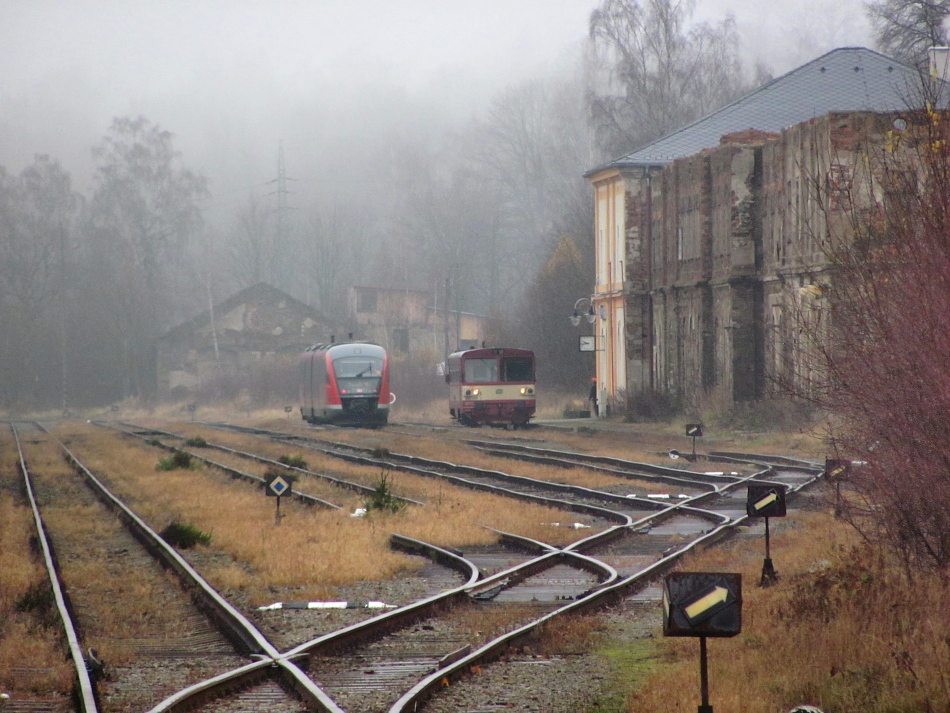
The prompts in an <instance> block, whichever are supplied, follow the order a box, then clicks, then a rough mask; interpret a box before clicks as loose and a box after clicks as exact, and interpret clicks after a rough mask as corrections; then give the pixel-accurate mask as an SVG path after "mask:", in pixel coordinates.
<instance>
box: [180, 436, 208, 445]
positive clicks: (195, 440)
mask: <svg viewBox="0 0 950 713" xmlns="http://www.w3.org/2000/svg"><path fill="white" fill-rule="evenodd" d="M185 445H186V446H188V447H189V448H207V447H208V442H207V441H206V440H205V439H204V438H202V437H201V436H192V437H191V438H188V439H186V440H185Z"/></svg>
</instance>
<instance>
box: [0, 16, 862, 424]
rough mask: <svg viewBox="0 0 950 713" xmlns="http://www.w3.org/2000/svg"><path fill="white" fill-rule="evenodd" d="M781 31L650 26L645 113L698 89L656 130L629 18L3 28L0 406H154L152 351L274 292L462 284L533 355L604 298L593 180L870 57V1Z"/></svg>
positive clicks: (473, 303) (727, 23)
mask: <svg viewBox="0 0 950 713" xmlns="http://www.w3.org/2000/svg"><path fill="white" fill-rule="evenodd" d="M768 5H769V4H767V3H761V2H755V1H754V0H743V1H742V2H739V0H736V2H732V3H727V2H726V1H725V0H717V1H716V2H712V1H709V2H700V3H698V4H696V6H695V8H694V11H693V9H691V6H689V5H688V4H687V3H675V2H674V3H670V2H668V1H665V0H653V1H652V2H645V3H642V12H641V14H640V15H639V16H638V17H640V18H641V19H642V20H643V21H644V22H645V25H644V26H643V27H640V28H639V29H638V30H637V32H641V33H647V34H648V33H649V32H652V31H658V30H657V25H656V23H657V22H658V20H657V18H658V17H659V15H658V14H657V13H656V12H654V10H655V9H656V7H659V6H665V7H666V8H667V9H668V10H669V9H670V8H672V9H673V10H674V11H675V13H674V14H675V17H674V19H675V20H676V22H675V23H674V24H673V25H671V26H670V27H669V28H667V29H668V30H670V31H671V33H672V34H673V36H675V37H677V38H678V39H679V40H680V45H678V49H677V50H676V52H672V53H671V54H670V55H669V56H667V57H646V59H647V64H648V65H650V67H651V69H650V72H648V73H647V75H645V76H644V77H642V78H641V79H642V80H643V81H644V82H646V84H643V85H642V88H643V90H644V94H643V96H646V92H647V91H654V88H655V86H659V85H660V84H661V82H659V81H658V79H657V77H658V76H659V75H661V74H662V73H663V72H665V71H668V72H669V75H670V76H674V75H676V72H679V71H680V70H681V69H682V67H685V66H693V69H692V70H691V71H690V72H689V74H690V76H691V81H692V82H693V84H692V85H691V86H689V87H686V86H685V85H683V86H680V87H678V88H674V90H673V92H672V93H671V94H669V96H666V97H660V98H659V99H662V102H661V101H660V100H659V99H658V100H657V101H654V102H651V104H650V108H651V109H655V107H658V106H661V105H663V106H666V105H667V104H668V105H669V107H670V108H669V109H664V112H662V113H661V114H662V115H660V114H657V112H655V111H653V112H652V113H644V111H643V106H640V105H637V103H636V98H635V97H634V98H632V89H631V86H632V85H628V86H627V87H626V88H624V87H623V86H618V84H617V75H618V73H617V72H616V69H617V67H618V66H619V63H620V62H622V61H624V51H627V50H629V49H630V48H624V51H621V50H620V49H618V47H617V46H611V44H610V43H611V39H610V32H609V31H608V30H610V29H611V27H610V23H622V22H627V21H629V20H630V16H623V15H622V13H620V14H616V15H611V14H610V12H608V11H617V12H619V11H621V10H626V9H629V8H630V7H631V6H635V7H639V6H637V5H636V4H635V3H630V2H624V1H622V0H605V1H604V2H602V3H594V2H578V0H522V1H521V2H518V3H511V2H507V1H505V0H485V1H484V2H478V3H471V2H467V3H463V2H443V3H437V4H432V3H427V2H424V1H423V0H400V2H398V3H385V2H363V3H353V2H344V1H342V0H322V1H321V2H313V3H306V2H291V1H290V0H285V1H279V2H266V3H265V2H252V1H246V2H238V1H235V0H208V1H206V2H201V3H192V2H185V1H184V0H165V1H163V2H157V1H153V0H144V1H142V2H134V3H119V2H115V1H113V0H76V1H73V2H57V1H55V0H30V2H25V1H19V0H14V1H11V2H0V67H3V71H2V72H0V107H2V110H0V167H2V169H0V221H2V222H0V272H2V273H3V274H2V275H0V324H2V328H3V332H4V334H5V337H6V343H5V345H4V346H3V347H2V349H0V368H2V374H0V379H2V381H0V407H4V406H13V405H43V404H50V403H54V404H55V403H56V401H57V400H59V399H62V401H64V402H65V401H67V400H70V401H76V402H96V401H100V402H109V401H112V400H116V399H120V398H126V397H131V396H142V395H145V394H147V392H148V384H147V382H148V380H149V378H148V374H149V373H150V370H152V364H151V361H150V359H151V357H150V356H149V354H150V349H151V347H150V346H149V345H150V343H151V340H153V339H154V337H155V336H156V335H158V334H161V333H162V332H163V331H164V330H166V329H168V328H169V327H170V326H173V325H175V324H177V323H179V322H181V321H182V320H184V319H187V318H189V317H191V316H193V315H194V314H196V313H197V312H198V311H200V310H202V309H205V308H206V307H207V305H208V304H209V302H210V301H213V300H220V299H223V298H224V297H227V296H228V295H230V294H233V293H234V292H235V291H237V290H239V289H241V288H243V287H246V286H248V285H250V284H253V283H255V282H258V281H266V282H269V283H271V284H273V285H274V286H276V287H278V288H280V289H282V290H284V291H286V292H288V293H290V294H292V295H294V296H295V297H297V298H298V299H301V300H303V301H305V302H307V303H308V304H311V305H313V306H314V307H316V308H318V309H319V310H321V311H322V312H324V313H325V314H333V313H338V312H339V311H340V310H342V309H343V305H342V303H341V301H340V300H341V297H342V295H343V294H344V292H345V290H346V288H347V287H348V286H350V285H367V284H379V285H381V286H384V287H412V288H413V289H424V290H430V289H431V290H432V291H433V293H435V291H437V290H443V289H444V285H446V284H449V285H450V286H451V288H450V292H449V293H448V294H449V299H450V300H451V302H452V306H453V308H457V309H461V310H465V311H470V312H476V313H481V314H493V315H497V316H499V317H500V318H503V319H504V323H505V324H506V325H507V328H508V330H509V333H511V334H517V335H519V337H520V338H523V339H524V340H526V341H528V342H529V343H528V344H522V345H520V346H529V347H531V348H536V349H544V348H545V342H547V341H550V338H551V336H552V332H551V329H554V328H555V327H554V325H558V327H557V329H569V325H567V320H566V319H564V316H565V315H566V314H568V313H569V312H570V308H571V305H572V304H573V302H574V300H575V299H576V297H577V296H582V295H585V294H589V293H590V290H591V288H592V285H593V256H592V254H591V253H592V250H591V247H592V240H593V236H592V235H591V232H592V216H591V209H592V206H591V200H590V192H589V186H588V185H587V182H586V180H585V179H584V177H583V174H584V172H585V171H587V170H589V169H590V168H593V167H594V166H596V165H598V163H600V162H602V161H604V160H607V159H609V158H613V157H615V156H616V155H618V152H626V151H629V150H632V149H634V148H636V145H638V144H642V143H643V142H645V141H649V140H652V139H654V138H658V136H659V135H662V134H663V133H665V132H666V131H669V130H672V129H675V128H677V126H679V125H682V124H683V123H684V122H687V121H690V120H694V119H696V118H698V117H699V116H701V115H702V114H703V113H705V112H707V111H710V110H712V109H714V108H715V107H716V106H718V105H721V104H722V103H723V102H725V101H728V100H730V99H732V98H735V97H736V96H739V95H741V93H743V92H744V91H748V90H749V89H750V88H752V87H754V86H756V85H757V84H758V83H761V82H762V81H765V80H767V79H768V78H769V77H771V76H775V75H776V74H780V73H782V72H785V71H788V70H789V69H792V68H794V67H795V66H797V65H798V64H801V63H803V62H805V61H808V60H810V59H813V58H814V57H815V56H817V55H819V54H821V53H823V52H825V51H828V50H830V49H832V48H834V47H837V46H845V45H869V44H870V41H869V40H868V38H867V35H868V29H867V22H866V20H865V19H864V15H863V12H862V10H861V6H860V3H858V2H856V1H854V0H849V1H848V2H838V3H830V2H802V3H796V4H795V5H794V6H793V7H783V8H774V7H768ZM596 10H603V11H604V13H603V16H602V17H603V18H605V19H604V24H603V25H602V26H601V28H600V30H601V32H600V33H599V34H598V31H595V28H594V26H593V25H592V24H591V18H592V13H593V12H595V11H596ZM651 13H652V14H651ZM628 30H630V27H629V26H627V27H626V28H625V30H624V31H628ZM634 34H636V33H634ZM592 38H593V39H592ZM698 39H702V40H703V42H699V41H697V40H698ZM708 46H715V47H718V48H719V49H720V50H721V52H720V54H719V55H717V56H718V57H726V59H727V61H725V62H718V61H717V62H713V61H708V60H707V59H706V58H704V56H703V55H702V54H701V52H702V51H703V50H702V49H701V48H702V47H708ZM632 47H633V48H634V49H636V45H635V44H634V45H633V46H632ZM677 53H678V54H677ZM709 56H710V57H711V56H713V55H709ZM691 62H692V63H693V65H690V63H691ZM678 63H679V64H678ZM680 73H681V74H682V72H680ZM651 83H652V84H651ZM711 87H715V88H716V89H715V90H714V91H713V90H710V88H711ZM707 90H709V91H707ZM667 100H669V101H667ZM663 102H665V103H663ZM641 103H642V102H641ZM133 194H134V200H133V199H130V195H133ZM561 322H563V323H564V325H561ZM532 341H533V342H535V343H530V342H532ZM564 341H565V342H566V343H568V346H567V347H566V349H565V348H561V349H560V351H561V352H562V353H561V354H560V356H559V355H558V354H557V352H558V349H556V348H554V347H551V346H550V345H548V346H547V348H548V349H549V350H551V353H550V354H549V355H548V358H547V359H546V360H545V363H546V364H547V365H548V366H547V367H546V368H548V369H550V370H551V373H550V378H552V379H553V380H554V381H561V382H563V381H565V380H569V379H567V378H566V377H564V375H563V374H558V373H557V370H558V368H560V367H557V366H556V365H557V364H558V363H559V360H560V362H561V363H563V364H565V365H567V364H569V363H570V360H571V359H573V358H575V357H576V354H575V353H574V349H573V342H572V341H571V339H570V335H568V337H566V338H565V340H564ZM568 368H569V367H568V366H564V369H568ZM52 374H56V375H57V377H56V378H51V375H52ZM65 381H69V382H70V383H71V386H70V388H69V391H70V394H71V395H70V396H69V398H68V399H67V397H66V395H65V391H66V387H65V386H64V385H63V383H64V382H65Z"/></svg>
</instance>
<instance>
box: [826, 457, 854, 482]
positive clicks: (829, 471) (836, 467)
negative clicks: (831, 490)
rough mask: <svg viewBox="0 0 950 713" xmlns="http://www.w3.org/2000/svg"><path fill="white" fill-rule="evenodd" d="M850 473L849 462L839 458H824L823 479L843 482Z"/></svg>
mask: <svg viewBox="0 0 950 713" xmlns="http://www.w3.org/2000/svg"><path fill="white" fill-rule="evenodd" d="M850 472H851V461H849V460H844V459H840V458H825V477H827V478H828V479H829V480H844V479H845V478H847V477H848V474H849V473H850Z"/></svg>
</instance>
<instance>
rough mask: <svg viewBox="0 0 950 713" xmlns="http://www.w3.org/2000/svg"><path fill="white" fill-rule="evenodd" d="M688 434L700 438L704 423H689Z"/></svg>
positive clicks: (687, 426) (687, 425)
mask: <svg viewBox="0 0 950 713" xmlns="http://www.w3.org/2000/svg"><path fill="white" fill-rule="evenodd" d="M686 435H687V436H692V437H693V438H698V437H699V436H702V435H703V424H701V423H687V424H686Z"/></svg>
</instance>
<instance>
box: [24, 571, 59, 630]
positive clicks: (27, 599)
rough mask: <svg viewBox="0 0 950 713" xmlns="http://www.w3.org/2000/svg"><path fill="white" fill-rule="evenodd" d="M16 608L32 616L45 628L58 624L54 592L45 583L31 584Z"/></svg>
mask: <svg viewBox="0 0 950 713" xmlns="http://www.w3.org/2000/svg"><path fill="white" fill-rule="evenodd" d="M15 606H16V610H17V611H18V612H23V613H28V614H32V615H33V616H34V617H36V618H37V619H38V620H39V621H40V622H41V623H42V625H43V626H44V627H47V628H48V627H50V626H54V625H55V624H56V620H57V615H56V613H55V607H54V598H53V590H52V589H51V588H50V587H49V585H48V584H47V583H45V582H43V583H34V584H31V585H30V587H29V589H27V590H26V591H25V592H24V593H23V595H22V596H21V597H20V598H19V599H17V600H16V605H15Z"/></svg>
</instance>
